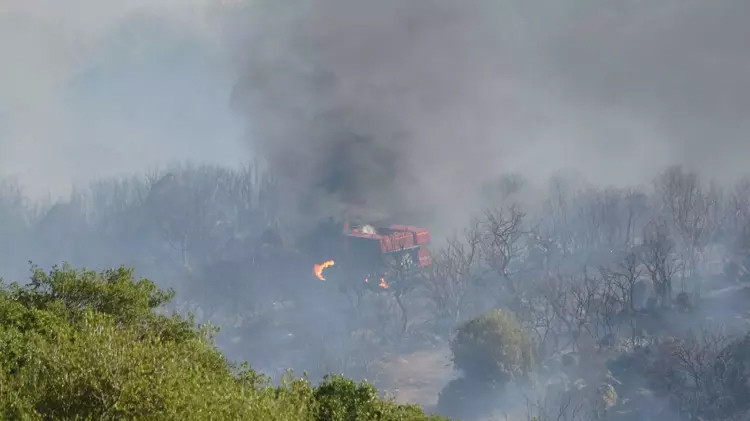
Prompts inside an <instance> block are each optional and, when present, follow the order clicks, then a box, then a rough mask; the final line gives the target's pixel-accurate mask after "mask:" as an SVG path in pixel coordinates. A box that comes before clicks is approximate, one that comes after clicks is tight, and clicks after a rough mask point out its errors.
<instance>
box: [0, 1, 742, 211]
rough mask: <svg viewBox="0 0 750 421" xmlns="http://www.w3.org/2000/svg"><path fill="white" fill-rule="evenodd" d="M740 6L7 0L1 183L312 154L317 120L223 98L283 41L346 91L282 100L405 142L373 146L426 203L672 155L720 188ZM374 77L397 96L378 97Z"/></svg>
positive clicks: (738, 136) (42, 184) (3, 10)
mask: <svg viewBox="0 0 750 421" xmlns="http://www.w3.org/2000/svg"><path fill="white" fill-rule="evenodd" d="M747 8H748V6H747V5H746V4H745V3H744V2H741V1H738V0H722V1H716V2H711V3H710V6H709V5H707V3H705V2H698V1H681V2H676V1H672V0H658V1H654V2H643V1H636V0H621V1H614V0H612V1H607V2H593V1H584V0H581V1H576V2H565V3H561V2H553V1H543V0H535V1H504V2H500V1H489V0H485V1H483V0H471V1H464V2H455V1H448V0H438V1H424V0H421V1H420V0H412V1H408V2H397V1H392V0H387V1H377V2H376V1H364V0H355V1H349V0H347V1H344V0H316V1H307V0H292V1H285V2H284V3H283V5H282V4H281V3H279V2H268V1H252V2H251V1H234V2H229V1H225V2H209V1H207V0H204V1H200V0H156V1H130V2H117V1H113V0H76V1H67V2H64V3H63V2H56V1H49V0H48V1H43V0H5V1H4V2H2V3H0V60H1V61H2V63H3V65H2V66H0V174H2V175H14V176H18V177H19V179H20V180H21V181H22V183H23V184H25V185H26V186H27V187H28V188H29V189H30V190H29V191H30V192H32V194H34V195H37V196H38V195H45V194H47V193H49V192H52V193H53V194H58V193H60V192H65V191H67V189H69V187H70V185H71V183H73V182H86V181H89V180H91V179H93V178H98V177H102V176H107V175H113V174H123V173H129V172H143V171H145V170H146V169H148V168H150V167H153V166H154V165H162V166H164V165H166V164H169V163H174V162H180V161H185V160H190V161H201V162H211V163H221V164H228V165H235V164H238V163H241V162H243V161H246V160H248V159H250V158H251V155H250V152H249V151H251V150H253V149H252V147H253V145H255V146H257V145H268V144H269V142H272V144H273V145H274V146H273V148H272V149H273V150H271V151H270V152H271V153H273V154H276V155H277V156H278V154H281V156H287V155H285V153H287V152H289V151H293V150H297V149H299V150H305V148H310V145H309V142H311V140H310V139H313V140H312V141H313V142H314V141H316V140H315V135H313V134H312V130H311V128H310V127H307V126H305V124H304V121H294V120H292V119H289V118H288V117H289V116H288V115H285V114H284V113H283V112H280V111H279V110H283V109H284V108H283V107H281V108H277V109H274V108H272V107H271V108H269V107H262V108H255V109H252V108H248V107H246V106H240V107H234V108H232V106H231V105H230V102H231V98H230V97H231V95H232V92H233V91H234V95H235V100H237V98H238V97H239V99H240V100H241V99H242V96H243V93H242V91H243V89H245V88H247V84H248V83H247V81H245V82H243V80H244V78H246V76H247V75H246V73H247V72H248V69H256V68H259V67H262V66H264V65H273V64H278V63H280V62H284V63H287V64H288V65H290V66H295V63H296V65H298V66H305V65H308V64H309V60H310V57H306V58H302V57H300V56H299V53H300V51H299V50H295V48H293V47H295V46H294V45H292V44H289V42H290V40H291V41H294V40H299V39H308V40H311V41H312V42H317V43H319V44H318V45H317V47H316V49H314V50H313V54H318V56H314V57H312V59H313V60H314V61H316V62H318V63H323V70H325V71H327V72H329V73H330V74H332V75H333V77H334V78H335V79H336V80H338V81H343V83H345V84H348V85H346V88H347V89H348V90H340V91H339V93H338V94H337V96H336V97H335V98H333V99H331V98H330V97H329V98H325V97H321V98H315V97H312V96H311V95H312V94H311V92H312V91H311V89H310V88H311V86H309V83H310V81H309V80H305V79H295V76H294V75H295V74H298V72H301V71H302V70H303V69H302V68H297V69H289V71H288V72H286V73H284V74H281V75H278V77H277V79H276V80H273V81H272V82H276V83H296V85H294V84H292V85H288V86H286V88H287V90H288V92H285V93H284V95H285V96H284V97H282V98H278V99H279V100H280V101H287V102H289V103H300V104H305V103H308V104H313V105H312V108H313V111H311V112H321V111H326V109H325V108H326V107H331V108H333V109H334V110H335V109H338V108H341V107H349V106H357V107H358V108H357V109H356V110H355V111H356V112H357V113H358V114H357V115H355V117H353V118H355V119H357V123H355V124H356V125H358V127H357V129H358V130H359V131H365V132H368V133H366V134H370V135H372V134H374V135H375V136H374V137H375V138H376V139H375V143H378V142H381V141H382V139H380V138H378V135H382V134H393V133H396V134H397V135H401V133H406V134H405V136H406V139H405V140H403V142H405V143H404V144H399V145H398V146H397V147H395V148H394V147H393V144H385V147H386V148H389V149H394V150H395V152H397V153H402V154H405V155H406V158H405V160H404V162H405V163H407V164H408V165H409V166H410V170H409V171H402V169H399V171H398V173H397V176H398V177H397V180H396V184H398V183H399V180H398V178H399V177H400V178H401V180H400V183H401V184H404V183H405V184H407V185H409V186H410V188H413V189H419V190H420V191H422V192H423V194H424V195H426V201H427V202H428V203H430V205H434V204H437V205H444V204H445V203H449V202H450V201H452V200H454V198H456V197H459V198H461V200H462V201H470V199H469V196H466V193H467V191H466V190H467V186H469V185H472V184H474V183H476V182H477V181H481V180H483V179H486V178H490V177H493V176H495V175H497V174H500V173H505V172H509V171H517V172H520V173H522V174H524V175H526V176H527V177H529V178H531V179H535V180H545V179H546V178H547V177H548V176H549V175H550V174H552V173H554V172H555V171H557V170H559V169H561V168H568V169H574V170H576V171H577V172H579V173H580V174H582V175H583V176H585V177H587V178H588V179H590V180H592V181H594V182H596V183H601V184H631V183H642V182H644V181H646V180H649V179H650V178H651V177H652V176H653V175H654V174H655V173H656V172H657V171H659V170H660V169H662V168H663V167H664V166H665V165H667V164H673V163H683V164H686V165H688V166H690V167H695V168H698V169H699V170H701V172H703V173H704V174H706V175H708V176H711V177H719V178H729V177H733V176H736V175H737V174H738V173H740V172H743V171H744V170H745V167H746V165H745V158H744V157H745V156H747V152H748V148H750V146H749V145H750V143H748V142H747V141H746V134H747V124H748V119H747V111H748V110H750V107H748V104H749V103H750V100H748V98H749V97H750V96H749V95H747V94H748V93H749V92H748V89H750V88H748V87H750V84H749V83H747V80H746V79H747V77H746V75H747V74H750V72H748V70H750V60H749V59H748V55H747V54H745V52H746V49H747V47H746V43H744V42H743V40H746V39H748V37H747V35H748V29H746V27H747V25H745V22H744V20H743V18H742V16H746V13H745V12H747V10H746V9H747ZM261 50H262V51H263V52H264V54H263V55H258V54H255V53H256V52H257V51H261ZM399 57H400V58H401V59H400V60H396V58H399ZM367 59H369V60H372V63H371V65H368V64H367ZM305 60H308V61H307V62H306V61H305ZM368 84H369V85H368ZM371 85H373V86H376V87H377V86H381V85H382V87H383V88H385V89H386V90H387V89H391V90H396V93H395V94H394V95H391V96H385V97H382V98H381V97H377V96H374V95H372V93H373V92H374V91H373V90H371V89H370V88H368V86H371ZM294 86H296V88H294V89H293V88H291V87H294ZM252 88H257V89H261V90H262V89H266V90H267V91H268V92H276V91H273V89H275V88H274V87H273V86H265V85H262V84H261V85H259V86H252ZM341 89H343V88H341ZM266 93H267V92H266ZM310 101H313V102H310ZM315 101H318V102H317V103H316V102H315ZM324 101H329V102H328V103H325V102H324ZM330 101H335V102H334V103H331V102H330ZM240 102H242V101H240ZM235 105H236V104H235ZM262 113H265V114H262ZM260 115H262V116H263V117H264V118H268V119H273V118H276V119H278V120H279V121H281V122H282V124H284V125H287V126H288V127H287V128H286V129H285V130H286V132H285V133H284V136H283V137H284V139H283V140H279V139H270V138H265V137H264V135H262V133H263V129H264V128H263V127H262V125H263V123H262V122H259V123H258V124H256V125H253V124H252V123H253V122H252V120H253V118H259V116H260ZM370 118H371V120H369V119H370ZM269 121H270V120H269ZM258 127H260V129H261V130H258ZM265 129H266V133H267V131H268V130H267V128H265ZM248 131H249V132H248ZM320 133H323V136H325V135H326V133H327V132H326V131H325V130H323V131H322V132H320V131H319V133H318V134H320ZM308 137H309V138H308ZM381 137H382V136H381ZM248 140H249V141H248ZM388 142H393V141H392V140H388ZM386 143H387V142H386ZM306 144H307V146H306ZM311 150H312V152H311V154H315V153H328V152H325V151H322V152H321V151H316V150H314V149H311ZM261 152H269V150H263V148H262V147H261ZM311 157H312V158H313V160H315V159H317V160H318V161H319V162H318V163H320V162H323V163H325V162H326V159H328V157H326V156H322V157H315V156H313V155H311ZM277 164H278V162H277ZM313 164H315V162H313ZM310 168H311V169H308V170H307V171H315V168H319V167H315V165H312V164H311V167H310ZM303 172H304V171H303ZM306 176H309V174H306ZM300 179H305V181H308V180H309V179H306V178H305V177H301V178H300ZM379 189H381V190H382V189H383V187H382V186H380V187H379ZM385 189H386V190H388V189H391V186H390V185H389V186H386V187H385ZM393 190H396V189H395V188H394V189H393Z"/></svg>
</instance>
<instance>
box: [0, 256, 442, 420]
mask: <svg viewBox="0 0 750 421" xmlns="http://www.w3.org/2000/svg"><path fill="white" fill-rule="evenodd" d="M173 295H174V293H173V292H172V291H162V290H160V289H159V288H157V287H156V285H155V284H153V283H152V282H151V281H148V280H146V279H141V280H136V279H135V278H134V276H133V271H132V270H130V269H126V268H119V269H115V270H108V271H104V272H94V271H88V270H76V269H72V268H70V267H68V266H63V267H54V268H53V269H52V270H51V271H49V272H44V271H42V270H40V269H39V268H34V269H33V271H32V277H31V282H30V283H29V284H27V285H24V286H20V285H18V284H10V285H6V284H3V285H1V286H0V419H17V420H52V419H54V420H119V419H129V420H218V419H220V420H279V421H295V420H320V421H349V420H352V421H354V420H357V421H358V420H363V421H364V420H384V421H385V420H394V421H395V420H404V421H412V420H413V421H420V420H429V419H432V420H438V419H439V418H438V417H433V418H429V417H427V416H426V415H424V414H423V412H422V411H421V410H420V409H419V408H418V407H415V406H409V405H399V404H396V403H394V402H392V401H389V400H382V399H380V398H379V397H378V394H377V391H376V390H375V389H374V388H373V387H372V386H370V385H368V384H365V383H361V384H359V383H356V382H354V381H352V380H348V379H345V378H342V377H330V378H327V379H325V380H324V381H323V382H322V383H321V384H319V385H317V386H313V385H311V384H310V383H309V382H308V381H307V380H306V379H304V378H295V377H292V376H291V375H289V376H287V377H286V378H285V379H284V380H283V381H282V382H281V384H280V385H278V386H274V385H272V384H271V383H270V382H269V380H268V378H266V377H265V376H263V375H261V374H259V373H256V372H255V371H253V370H252V369H251V368H249V366H248V365H247V364H243V365H240V366H234V365H232V364H230V363H229V361H227V360H226V359H225V357H224V356H223V355H222V354H221V353H220V352H219V351H218V350H217V348H216V347H215V344H214V342H213V335H214V334H215V332H216V329H214V328H212V327H211V326H201V327H199V328H196V327H195V325H194V323H193V321H192V320H191V319H190V318H187V319H186V318H181V317H179V316H177V315H167V314H166V312H164V311H162V309H163V306H164V304H166V303H167V302H168V301H169V300H170V299H171V298H172V297H173Z"/></svg>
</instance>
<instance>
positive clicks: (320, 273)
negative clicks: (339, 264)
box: [313, 260, 336, 281]
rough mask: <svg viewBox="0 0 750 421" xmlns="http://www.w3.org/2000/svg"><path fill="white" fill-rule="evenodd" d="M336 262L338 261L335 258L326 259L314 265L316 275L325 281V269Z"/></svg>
mask: <svg viewBox="0 0 750 421" xmlns="http://www.w3.org/2000/svg"><path fill="white" fill-rule="evenodd" d="M335 264H336V262H334V261H333V260H326V261H325V262H323V263H320V264H317V265H315V266H313V274H315V276H316V277H317V278H318V279H320V280H321V281H325V280H326V277H325V276H323V271H324V270H326V269H328V268H329V267H331V266H333V265H335Z"/></svg>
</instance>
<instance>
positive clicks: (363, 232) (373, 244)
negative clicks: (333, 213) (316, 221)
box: [313, 218, 432, 288]
mask: <svg viewBox="0 0 750 421" xmlns="http://www.w3.org/2000/svg"><path fill="white" fill-rule="evenodd" d="M326 237H328V238H327V239H323V238H319V239H318V240H320V241H319V242H318V244H320V247H319V250H318V251H319V252H320V251H323V250H325V251H327V252H328V253H329V255H328V256H326V257H323V258H322V259H321V260H319V262H320V263H318V264H316V265H314V268H313V274H314V275H315V277H316V278H317V279H320V280H326V279H327V278H326V277H327V273H326V272H327V271H330V272H331V273H337V274H336V276H337V277H341V276H344V277H346V278H350V277H353V278H354V279H352V281H354V280H355V279H359V280H364V281H365V282H367V283H368V284H374V285H377V286H378V287H380V288H388V285H389V284H388V280H389V279H393V278H394V277H397V278H409V277H411V276H412V275H414V273H415V272H416V271H418V270H419V269H420V268H424V267H427V266H430V265H431V264H432V258H431V256H430V252H429V250H428V249H427V245H428V244H429V243H430V232H429V230H427V229H426V228H420V227H415V226H411V225H387V224H380V225H375V224H369V223H357V222H355V223H352V222H350V221H349V219H348V218H347V219H346V220H345V221H344V224H343V230H341V231H340V232H338V233H337V235H331V236H326ZM321 243H327V244H321Z"/></svg>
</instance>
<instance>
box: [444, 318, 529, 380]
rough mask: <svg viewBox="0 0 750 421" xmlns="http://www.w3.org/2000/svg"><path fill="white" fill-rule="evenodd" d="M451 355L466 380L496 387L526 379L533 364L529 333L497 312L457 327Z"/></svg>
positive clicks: (513, 319)
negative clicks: (473, 380)
mask: <svg viewBox="0 0 750 421" xmlns="http://www.w3.org/2000/svg"><path fill="white" fill-rule="evenodd" d="M451 352H453V363H454V365H455V366H456V368H457V369H459V370H461V371H462V372H463V373H464V375H465V376H466V377H469V378H473V379H477V380H482V381H494V382H499V383H505V382H507V381H510V380H513V379H516V378H520V377H523V376H525V375H526V374H528V373H529V372H530V371H531V369H532V368H533V365H534V361H535V352H534V347H533V343H532V341H531V339H530V338H529V336H528V332H527V331H526V330H524V328H523V327H522V326H521V324H520V323H519V322H518V320H516V318H515V317H514V316H513V314H511V313H509V312H507V311H503V310H500V309H495V310H491V311H489V312H487V313H486V314H484V315H482V316H480V317H477V318H474V319H471V320H469V321H467V322H466V323H464V324H462V325H461V326H459V328H458V330H457V331H456V337H455V338H454V339H453V341H451Z"/></svg>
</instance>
